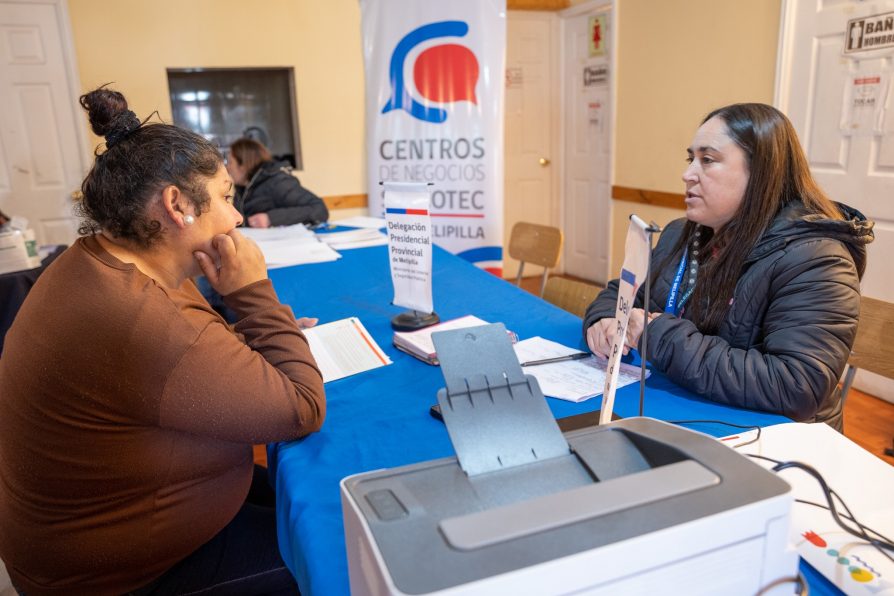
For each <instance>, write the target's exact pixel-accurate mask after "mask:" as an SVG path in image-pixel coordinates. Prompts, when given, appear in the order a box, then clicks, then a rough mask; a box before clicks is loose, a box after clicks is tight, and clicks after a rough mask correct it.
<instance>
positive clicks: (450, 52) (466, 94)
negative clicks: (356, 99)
mask: <svg viewBox="0 0 894 596" xmlns="http://www.w3.org/2000/svg"><path fill="white" fill-rule="evenodd" d="M468 32H469V25H468V24H467V23H465V22H464V21H440V22H437V23H429V24H427V25H422V26H421V27H418V28H416V29H413V30H412V31H410V32H409V33H407V34H406V35H405V36H404V37H403V39H401V40H400V41H399V42H398V44H397V45H396V46H395V48H394V52H393V53H392V54H391V63H390V65H389V68H388V71H389V79H390V81H391V98H390V99H389V100H388V102H387V103H386V104H385V107H383V108H382V113H383V114H387V113H388V112H390V111H392V110H403V111H405V112H407V113H409V114H410V115H411V116H413V117H414V118H417V119H419V120H423V121H425V122H432V123H435V124H440V123H441V122H444V121H445V120H447V110H445V109H443V108H441V107H438V106H436V105H428V102H433V103H438V104H449V103H455V102H458V101H469V102H471V103H473V104H477V103H478V101H477V98H476V96H475V86H476V85H477V84H478V72H479V66H478V58H476V57H475V54H474V53H473V52H472V50H470V49H469V48H467V47H466V46H463V45H459V44H455V43H448V44H441V45H436V46H432V47H430V48H427V49H425V50H423V51H422V52H421V53H420V54H419V55H418V56H417V57H416V62H415V63H414V64H413V83H414V85H415V87H416V90H417V91H418V93H419V95H420V96H422V98H424V99H425V100H427V102H426V103H422V102H420V101H417V100H416V99H415V98H414V97H413V96H412V95H411V94H410V91H409V89H408V88H407V85H406V82H405V81H404V69H405V66H406V65H405V63H406V60H407V55H408V54H409V53H410V51H411V50H412V49H413V48H415V47H416V46H418V45H419V44H421V43H423V42H425V41H428V40H429V39H436V38H439V37H463V36H465V35H466V33H468Z"/></svg>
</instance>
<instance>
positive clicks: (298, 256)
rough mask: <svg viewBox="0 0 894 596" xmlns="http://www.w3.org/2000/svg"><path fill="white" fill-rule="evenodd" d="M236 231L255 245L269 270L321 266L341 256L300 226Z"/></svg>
mask: <svg viewBox="0 0 894 596" xmlns="http://www.w3.org/2000/svg"><path fill="white" fill-rule="evenodd" d="M239 231H240V232H242V235H243V236H245V237H247V238H251V239H252V240H254V241H255V242H257V243H258V246H259V247H260V249H261V252H262V253H264V261H265V262H266V263H267V268H268V269H276V268H277V267H289V266H291V265H303V264H306V263H324V262H326V261H335V260H336V259H339V258H340V257H341V255H339V254H338V253H337V252H335V250H333V248H332V247H331V246H329V245H327V244H323V243H322V242H319V241H318V240H317V237H316V236H315V235H314V233H313V232H311V231H310V230H308V229H307V228H305V227H304V226H303V225H301V224H296V225H294V226H281V227H276V228H239Z"/></svg>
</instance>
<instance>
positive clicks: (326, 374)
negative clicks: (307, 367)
mask: <svg viewBox="0 0 894 596" xmlns="http://www.w3.org/2000/svg"><path fill="white" fill-rule="evenodd" d="M304 336H305V337H306V338H307V341H308V343H309V344H310V351H311V353H312V354H313V355H314V359H316V361H317V366H319V367H320V372H322V373H323V382H324V383H328V382H329V381H335V380H336V379H342V378H344V377H349V376H351V375H355V374H357V373H361V372H365V371H368V370H372V369H374V368H379V367H380V366H386V365H388V364H391V359H390V358H388V356H387V355H386V354H385V352H383V351H382V348H380V347H379V346H378V344H376V341H375V340H374V339H373V338H372V336H370V334H369V332H368V331H367V330H366V328H365V327H364V326H363V323H361V322H360V319H358V318H357V317H350V318H348V319H341V320H339V321H333V322H331V323H325V324H323V325H317V326H316V327H311V328H310V329H305V330H304Z"/></svg>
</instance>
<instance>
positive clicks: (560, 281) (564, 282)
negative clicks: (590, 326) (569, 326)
mask: <svg viewBox="0 0 894 596" xmlns="http://www.w3.org/2000/svg"><path fill="white" fill-rule="evenodd" d="M600 290H602V288H600V287H599V286H594V285H593V284H588V283H584V282H582V281H575V280H573V279H565V278H563V277H551V278H549V280H548V281H547V282H546V291H544V292H543V299H544V300H546V301H547V302H550V303H552V304H555V305H556V306H558V307H559V308H561V309H562V310H567V311H568V312H570V313H571V314H574V315H577V316H579V317H580V318H583V317H584V314H585V313H586V312H587V307H588V306H590V303H591V302H593V300H595V299H596V295H597V294H598V293H599V291H600Z"/></svg>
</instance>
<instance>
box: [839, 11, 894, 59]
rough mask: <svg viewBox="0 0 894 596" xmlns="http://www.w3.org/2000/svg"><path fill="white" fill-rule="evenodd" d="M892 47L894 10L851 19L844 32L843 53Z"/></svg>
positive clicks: (893, 39)
mask: <svg viewBox="0 0 894 596" xmlns="http://www.w3.org/2000/svg"><path fill="white" fill-rule="evenodd" d="M892 47H894V12H886V13H883V14H876V15H872V16H868V17H860V18H858V19H851V20H849V21H848V22H847V29H845V32H844V53H845V54H855V53H857V52H871V51H873V50H882V49H886V48H892Z"/></svg>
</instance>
